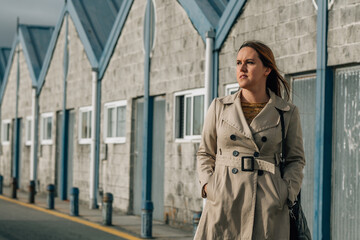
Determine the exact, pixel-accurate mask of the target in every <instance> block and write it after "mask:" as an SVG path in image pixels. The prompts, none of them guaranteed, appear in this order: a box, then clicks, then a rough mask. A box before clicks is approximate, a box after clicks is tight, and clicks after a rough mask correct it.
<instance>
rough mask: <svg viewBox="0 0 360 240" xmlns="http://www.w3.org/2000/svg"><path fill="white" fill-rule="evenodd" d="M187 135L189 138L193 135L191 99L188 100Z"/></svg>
mask: <svg viewBox="0 0 360 240" xmlns="http://www.w3.org/2000/svg"><path fill="white" fill-rule="evenodd" d="M185 101H186V121H185V122H186V133H185V135H187V136H189V135H190V134H191V97H187V98H186V100H185Z"/></svg>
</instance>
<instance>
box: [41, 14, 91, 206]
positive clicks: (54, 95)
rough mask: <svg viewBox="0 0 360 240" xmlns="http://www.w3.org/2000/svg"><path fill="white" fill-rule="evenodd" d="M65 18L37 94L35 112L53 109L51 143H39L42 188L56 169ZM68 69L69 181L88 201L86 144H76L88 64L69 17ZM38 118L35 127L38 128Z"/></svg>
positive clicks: (87, 94)
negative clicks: (71, 114) (71, 113)
mask: <svg viewBox="0 0 360 240" xmlns="http://www.w3.org/2000/svg"><path fill="white" fill-rule="evenodd" d="M64 23H65V22H63V25H62V29H61V31H60V34H59V37H58V40H57V43H56V47H55V50H54V55H53V57H52V60H51V63H50V66H49V71H48V73H47V75H46V78H45V83H44V86H43V89H42V91H41V94H40V99H39V109H40V110H39V112H40V115H41V113H46V112H53V113H54V119H53V128H52V139H53V144H52V145H41V146H40V153H39V154H40V157H39V161H40V162H42V163H41V164H39V172H44V173H45V174H43V176H40V175H39V178H40V183H41V190H42V191H45V188H46V185H47V184H49V183H54V182H55V171H56V166H55V162H56V159H55V158H56V156H55V155H56V144H55V142H56V123H57V121H62V119H57V118H56V112H57V111H62V108H63V91H64V87H63V51H64V44H65V38H64V37H65V24H64ZM68 39H69V69H68V77H67V99H66V108H67V109H74V110H75V121H74V134H73V138H74V139H73V141H74V148H73V183H72V185H73V186H74V187H78V188H79V189H80V196H79V197H80V200H82V201H85V202H87V201H89V178H90V176H89V170H90V145H89V144H84V145H83V144H79V136H78V133H79V108H80V107H86V106H90V105H91V91H92V86H91V80H92V77H91V65H90V63H89V61H88V58H87V56H86V53H85V50H84V47H83V45H82V43H81V40H80V38H79V36H78V33H77V31H76V29H75V25H74V23H73V22H72V20H71V18H70V17H69V36H68ZM40 126H41V124H40V121H39V129H40Z"/></svg>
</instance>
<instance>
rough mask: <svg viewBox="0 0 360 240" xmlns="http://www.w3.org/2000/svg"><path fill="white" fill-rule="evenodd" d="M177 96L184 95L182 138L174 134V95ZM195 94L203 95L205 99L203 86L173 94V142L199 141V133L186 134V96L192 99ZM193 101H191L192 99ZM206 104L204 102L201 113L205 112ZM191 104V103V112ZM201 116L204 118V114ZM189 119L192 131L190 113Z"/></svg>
mask: <svg viewBox="0 0 360 240" xmlns="http://www.w3.org/2000/svg"><path fill="white" fill-rule="evenodd" d="M179 96H184V129H183V131H184V133H183V138H178V137H177V136H176V128H177V126H176V97H179ZM195 96H204V101H205V88H196V89H192V90H186V91H181V92H176V93H175V94H174V114H173V116H174V128H173V129H174V136H175V142H189V141H190V142H191V141H194V142H199V141H200V140H201V134H200V135H186V98H188V97H191V98H192V99H194V97H195ZM192 103H193V101H192ZM206 107H207V106H206V104H205V102H204V110H203V113H204V114H205V112H206ZM192 108H193V104H191V114H193V109H192ZM203 118H204V119H205V116H203ZM190 119H191V130H190V132H191V133H192V132H193V123H192V121H193V117H192V115H191V117H190Z"/></svg>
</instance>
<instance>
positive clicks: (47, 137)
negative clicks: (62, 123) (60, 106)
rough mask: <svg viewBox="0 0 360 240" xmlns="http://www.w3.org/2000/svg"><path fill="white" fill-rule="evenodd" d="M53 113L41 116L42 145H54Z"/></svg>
mask: <svg viewBox="0 0 360 240" xmlns="http://www.w3.org/2000/svg"><path fill="white" fill-rule="evenodd" d="M52 120H53V113H43V114H41V133H40V134H41V144H43V145H47V144H52Z"/></svg>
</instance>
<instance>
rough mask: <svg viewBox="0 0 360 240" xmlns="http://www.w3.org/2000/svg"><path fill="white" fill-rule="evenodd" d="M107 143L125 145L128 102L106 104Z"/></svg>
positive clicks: (105, 132)
mask: <svg viewBox="0 0 360 240" xmlns="http://www.w3.org/2000/svg"><path fill="white" fill-rule="evenodd" d="M104 134H105V143H124V142H125V140H126V138H125V135H126V100H123V101H118V102H111V103H106V104H105V131H104Z"/></svg>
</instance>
